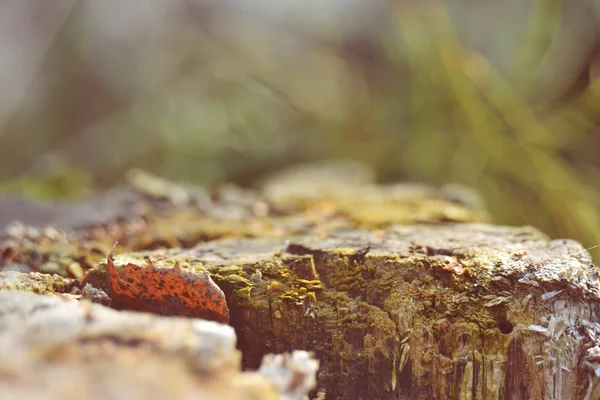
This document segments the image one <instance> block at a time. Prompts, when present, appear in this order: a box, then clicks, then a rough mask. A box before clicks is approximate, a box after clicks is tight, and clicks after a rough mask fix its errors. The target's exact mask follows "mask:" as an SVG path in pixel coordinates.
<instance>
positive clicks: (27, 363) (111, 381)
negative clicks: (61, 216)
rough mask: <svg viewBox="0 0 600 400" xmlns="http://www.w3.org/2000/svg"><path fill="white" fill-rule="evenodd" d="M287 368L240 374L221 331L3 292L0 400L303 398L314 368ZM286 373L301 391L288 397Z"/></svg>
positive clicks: (269, 364)
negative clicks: (293, 377)
mask: <svg viewBox="0 0 600 400" xmlns="http://www.w3.org/2000/svg"><path fill="white" fill-rule="evenodd" d="M24 280H26V278H24ZM285 360H286V362H283V361H282V360H278V359H273V358H269V359H266V360H265V362H264V363H263V366H262V367H261V368H262V370H263V371H264V372H263V373H262V374H258V373H242V372H240V354H239V352H238V351H237V350H236V349H235V334H234V331H233V329H231V328H230V327H228V326H226V325H221V324H217V323H214V322H209V321H203V320H198V319H183V318H166V317H158V316H155V315H152V314H142V313H131V312H116V311H114V310H111V309H109V308H106V307H103V306H100V305H96V304H91V303H86V302H77V301H74V300H65V299H60V298H58V297H50V296H41V295H34V294H31V293H26V292H21V291H3V292H0V394H1V395H0V397H1V398H2V399H6V400H10V399H106V398H128V399H166V398H177V399H192V398H195V399H199V398H201V399H215V400H217V399H227V398H232V399H233V398H235V399H244V400H262V399H273V400H275V399H281V398H284V397H285V396H287V398H288V399H290V400H292V399H297V400H300V399H302V398H303V396H304V394H305V393H306V392H307V391H308V390H310V388H311V387H312V386H311V382H312V381H313V379H314V373H315V371H316V368H317V365H318V364H315V363H316V362H315V361H313V360H311V359H310V357H307V356H306V355H303V354H301V353H298V354H293V355H292V357H289V356H286V358H285ZM292 373H294V374H296V375H295V378H296V381H297V383H298V385H296V386H295V387H294V388H293V389H289V388H288V387H287V386H286V383H289V380H290V379H289V375H291V374H292Z"/></svg>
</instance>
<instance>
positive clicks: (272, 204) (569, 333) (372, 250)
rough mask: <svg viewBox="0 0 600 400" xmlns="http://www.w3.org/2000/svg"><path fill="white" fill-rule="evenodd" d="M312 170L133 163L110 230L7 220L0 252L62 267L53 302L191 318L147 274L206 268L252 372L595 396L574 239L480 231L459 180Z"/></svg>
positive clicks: (586, 284)
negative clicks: (202, 178) (297, 358)
mask: <svg viewBox="0 0 600 400" xmlns="http://www.w3.org/2000/svg"><path fill="white" fill-rule="evenodd" d="M318 171H320V172H311V171H310V170H309V172H308V173H303V172H297V171H296V172H293V173H290V172H287V173H285V174H283V175H281V176H280V177H278V178H274V179H271V180H267V181H266V182H265V183H264V185H263V188H262V190H260V191H248V190H242V189H238V188H233V187H228V188H225V189H222V190H221V191H218V192H216V193H214V194H212V195H211V196H208V195H206V193H205V192H203V191H202V190H198V189H194V188H189V187H184V188H182V187H180V186H176V187H177V188H179V189H178V191H177V190H175V189H173V186H171V185H169V184H168V183H165V182H163V181H160V180H157V179H156V178H152V177H147V176H145V175H136V179H137V180H136V181H135V182H134V185H133V186H134V187H135V190H133V192H134V193H135V195H133V198H136V199H137V200H135V201H134V202H133V206H131V204H132V202H131V201H130V200H128V201H129V203H128V204H129V205H130V206H128V207H122V208H121V209H119V208H116V209H113V210H112V212H109V213H106V215H109V216H110V218H108V220H106V221H104V222H103V223H102V224H99V223H98V222H97V221H95V222H94V224H93V225H89V224H83V225H76V226H73V225H68V226H64V225H61V230H57V229H50V230H47V229H46V230H44V229H34V228H31V227H25V226H14V225H13V226H12V227H10V229H8V230H7V233H6V235H5V237H4V239H3V242H2V243H3V244H2V245H3V248H4V250H3V252H2V254H3V256H2V257H3V258H2V262H1V263H0V264H3V265H5V267H4V268H5V269H12V270H18V271H25V272H30V273H33V274H35V273H39V272H40V271H41V272H46V273H47V272H54V273H56V274H58V275H59V276H62V277H65V278H61V279H67V278H68V279H70V281H69V282H63V281H62V280H61V281H60V282H59V283H60V284H58V283H51V285H50V286H51V287H52V288H54V289H52V290H50V291H54V292H56V293H61V292H62V295H63V296H64V295H65V292H68V291H69V292H70V293H71V295H72V296H80V295H81V293H83V291H84V290H85V291H86V293H87V295H86V296H87V297H88V298H90V299H92V300H94V299H95V300H96V301H98V302H100V303H102V302H104V303H105V304H106V303H108V302H110V306H111V307H113V308H115V309H119V310H126V309H133V310H137V311H145V312H154V313H160V314H167V315H188V316H189V315H190V311H189V310H187V311H186V313H185V314H182V313H181V308H180V307H176V306H174V304H179V303H177V301H179V300H181V299H180V298H179V297H178V296H186V295H189V292H185V293H187V294H184V295H180V294H174V293H175V292H169V291H168V288H167V289H164V290H165V291H158V290H157V289H156V287H155V286H152V285H155V284H154V283H152V284H151V283H150V282H156V279H153V277H155V276H156V274H159V275H160V276H165V275H166V274H169V273H170V272H169V271H176V270H183V271H186V273H187V274H189V275H188V276H189V277H191V278H190V279H192V280H193V276H194V275H197V276H198V277H199V279H200V277H202V276H205V274H208V275H209V276H210V278H211V280H212V281H214V283H216V285H217V286H218V287H219V288H220V289H221V290H222V291H223V293H224V295H225V298H226V302H227V306H228V310H229V324H230V325H231V326H232V327H233V328H234V329H235V332H236V335H237V346H238V348H239V349H240V351H241V354H242V358H243V360H242V362H243V365H244V367H245V368H248V369H256V368H258V367H259V364H260V362H261V360H262V359H263V356H264V355H265V354H268V353H285V352H290V351H293V350H298V349H300V350H308V351H311V352H313V353H314V354H315V357H316V358H317V359H318V360H319V361H320V369H319V372H318V374H317V383H316V388H315V390H314V391H313V392H312V396H317V393H319V394H318V395H319V396H320V398H323V396H324V398H326V399H557V400H558V399H599V398H600V388H599V387H600V385H599V382H600V379H599V378H598V376H599V375H600V344H599V342H598V338H600V324H599V323H598V322H599V321H598V311H599V304H600V303H599V301H600V285H599V281H598V268H597V267H596V266H594V265H593V264H592V261H591V258H590V256H589V254H588V253H587V252H586V251H585V249H583V248H582V247H581V246H580V245H579V244H578V243H576V242H573V241H569V240H549V239H548V238H547V237H546V236H545V235H543V234H542V233H540V232H538V231H537V230H535V229H533V228H530V227H520V228H518V227H503V226H495V225H490V224H488V223H486V222H487V221H488V219H489V217H488V216H487V214H486V213H485V212H484V211H482V209H481V207H480V206H479V204H478V202H477V199H476V197H474V196H473V195H472V193H470V192H469V191H467V190H465V189H461V188H457V187H445V188H435V187H431V186H425V185H403V184H398V185H389V186H382V185H376V184H374V183H372V182H370V181H369V178H368V174H361V173H360V170H359V171H358V172H357V171H356V170H354V171H353V172H352V173H349V172H348V169H347V168H346V169H342V170H337V169H335V168H330V169H328V173H325V174H323V172H322V169H319V170H318ZM140 176H141V177H142V178H143V179H141V178H140ZM122 190H126V191H127V190H128V191H132V189H122ZM165 192H166V193H165ZM172 192H173V193H177V195H176V196H174V195H173V194H172ZM135 196H137V197H135ZM127 198H128V199H131V198H132V196H128V197H127ZM113 199H114V197H113ZM95 201H98V200H97V199H96V200H95ZM113 205H114V201H113ZM119 210H120V211H119ZM30 224H31V222H30ZM115 240H119V246H118V247H117V248H116V252H115V257H114V264H113V265H114V267H115V270H116V272H117V275H114V274H112V275H111V274H109V273H108V271H107V256H108V253H109V251H110V248H111V247H112V244H113V242H114V241H115ZM74 264H75V265H76V266H74ZM176 265H177V267H176V268H177V269H174V268H175V266H176ZM131 266H135V271H136V274H139V275H135V276H132V275H131V271H133V270H134V269H132V268H133V267H131ZM73 271H74V272H73ZM23 273H24V272H12V274H13V277H14V276H17V275H15V274H23ZM144 273H146V274H147V275H144ZM0 274H7V272H4V273H0ZM18 276H20V275H18ZM34 276H37V275H34ZM115 276H116V278H115ZM137 276H147V277H149V278H148V279H147V280H146V281H147V282H148V286H147V288H144V287H143V285H144V281H145V280H144V279H139V280H137V281H135V279H133V278H136V277H137ZM36 279H37V280H35V279H34V281H35V282H39V276H38V278H36ZM56 279H58V278H56ZM115 279H117V280H118V281H119V282H121V284H123V285H127V284H133V283H136V285H138V286H136V288H137V289H138V290H137V291H136V293H137V295H136V296H134V297H131V296H127V294H126V293H125V294H124V293H123V292H122V291H116V290H115V286H114V283H115ZM13 280H14V278H13ZM134 281H135V282H134ZM52 282H55V280H53V281H52ZM1 285H2V281H1V280H0V288H2V286H1ZM9 286H10V285H8V284H5V285H4V287H5V289H6V288H8V287H9ZM184 286H185V285H184ZM11 287H12V288H13V289H14V288H15V284H14V283H13V284H12V286H11ZM20 288H21V289H23V287H22V286H21V287H20ZM78 290H79V292H78ZM161 290H162V289H161ZM34 291H35V290H34ZM37 291H40V290H39V289H38V290H37ZM80 292H81V293H80ZM159 292H160V293H161V294H160V296H158V295H157V293H159ZM73 293H74V294H73ZM169 293H171V294H169ZM178 293H179V292H178ZM86 296H84V297H86ZM175 297H177V299H174V298H175ZM157 298H158V299H159V300H157ZM107 299H108V300H107ZM175 300H177V301H175ZM156 301H163V302H164V304H161V305H160V306H159V307H157V303H156ZM97 307H101V306H100V305H98V306H97ZM198 307H199V308H202V305H201V304H198ZM121 312H123V311H121Z"/></svg>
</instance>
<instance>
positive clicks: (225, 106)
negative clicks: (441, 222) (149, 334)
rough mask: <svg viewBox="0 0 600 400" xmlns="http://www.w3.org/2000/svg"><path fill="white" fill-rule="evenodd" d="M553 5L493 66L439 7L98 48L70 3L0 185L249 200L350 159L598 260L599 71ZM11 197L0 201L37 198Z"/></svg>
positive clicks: (175, 25) (188, 22) (544, 0)
mask: <svg viewBox="0 0 600 400" xmlns="http://www.w3.org/2000/svg"><path fill="white" fill-rule="evenodd" d="M459 3H460V2H459ZM462 7H468V4H466V5H465V4H462ZM565 7H566V5H565V4H563V3H562V2H560V1H557V0H534V1H533V2H532V7H531V10H529V12H528V14H527V18H528V21H527V22H526V23H525V24H524V26H523V29H517V28H516V27H513V26H507V27H506V31H505V32H502V31H499V32H498V38H497V40H498V41H499V43H500V44H502V43H503V42H502V40H503V38H505V37H506V38H509V37H516V43H517V46H516V48H514V49H512V48H510V47H506V46H504V44H502V45H498V46H497V47H498V48H499V49H504V50H502V51H503V52H504V53H507V52H508V53H509V56H508V58H507V60H508V62H507V63H505V65H502V63H501V62H500V63H498V62H491V61H490V59H489V57H488V55H489V53H486V55H484V54H483V53H482V52H481V51H479V50H476V49H475V48H473V47H472V46H469V45H467V44H466V43H465V40H464V39H463V37H464V36H465V33H464V32H460V29H459V28H460V27H461V26H463V28H464V24H462V25H461V24H459V23H457V21H460V19H461V14H460V7H458V8H456V7H454V8H453V7H449V6H448V5H447V4H446V3H443V2H440V1H426V2H408V1H396V2H393V3H390V5H389V9H387V14H386V21H385V24H382V26H385V27H384V28H382V29H381V32H378V34H377V35H372V34H371V36H370V37H368V38H367V39H365V38H360V39H356V34H353V35H354V36H353V37H351V38H348V37H346V36H344V35H343V34H339V35H335V34H334V35H329V36H325V37H323V35H321V36H319V35H316V36H315V37H310V35H308V36H307V35H299V34H298V32H295V31H293V30H288V29H286V26H285V23H284V24H282V25H283V26H279V27H275V28H274V27H270V26H265V25H264V24H263V23H260V22H256V23H244V24H240V25H239V26H238V25H235V26H233V25H232V26H224V27H222V28H223V29H219V26H216V27H215V26H209V27H208V28H207V27H206V26H204V25H203V24H200V23H196V22H194V20H193V18H190V17H189V16H188V15H185V14H186V13H185V12H175V13H174V14H175V15H176V16H175V17H173V18H172V19H171V20H169V19H167V21H166V22H165V23H164V24H163V25H161V26H160V27H158V28H156V27H153V29H154V28H156V29H158V31H159V33H157V34H155V35H154V36H151V38H150V39H148V38H146V39H144V40H142V39H140V38H139V37H137V36H135V35H133V37H134V39H131V38H129V39H128V40H123V41H122V42H121V41H119V40H117V39H115V40H114V42H110V40H108V39H106V38H104V39H99V37H100V38H102V35H96V36H94V35H93V34H90V32H89V31H88V26H87V24H86V18H88V17H89V16H88V17H86V15H88V14H89V13H91V11H90V10H86V8H85V6H80V8H79V9H77V10H76V12H74V13H73V15H72V16H71V17H70V18H69V21H68V23H67V25H66V26H65V27H64V28H63V29H62V31H61V32H60V35H59V36H58V38H57V40H56V43H55V44H54V46H53V48H52V49H51V51H50V52H49V54H48V56H47V59H46V61H45V63H44V65H43V68H42V72H40V75H39V76H38V78H37V79H36V81H35V82H34V85H37V87H40V88H42V89H40V93H38V94H36V95H35V96H31V98H30V99H29V101H28V102H27V105H26V106H24V107H23V109H22V110H21V111H20V112H19V113H18V115H16V116H15V117H14V118H13V119H12V120H11V122H10V124H9V125H8V126H7V127H6V128H5V131H6V132H4V134H3V135H4V137H3V138H2V140H3V142H4V146H2V148H0V156H1V157H3V159H4V160H5V164H4V165H5V168H4V170H3V171H0V172H1V173H2V174H3V176H4V178H5V179H8V178H10V177H14V176H15V174H17V175H19V174H23V175H25V176H29V175H32V174H33V175H35V176H38V177H40V176H41V177H44V176H45V175H46V176H47V175H48V174H50V176H51V177H52V176H62V175H61V174H62V173H61V172H59V173H56V172H52V168H48V167H47V166H48V165H53V163H52V162H51V161H48V160H55V159H60V160H62V161H63V162H66V163H69V164H70V165H73V169H74V171H82V170H83V171H86V173H87V174H88V176H89V178H90V180H89V181H88V180H86V179H87V178H82V177H81V176H80V175H79V172H75V173H74V176H77V178H76V179H74V180H68V181H69V182H75V184H74V185H73V188H74V190H69V189H65V188H64V186H62V189H56V188H53V187H54V186H53V185H54V183H55V181H53V180H52V179H53V178H46V179H45V182H50V185H46V186H44V187H45V188H46V190H45V191H44V190H42V192H43V195H44V196H47V195H64V194H77V193H79V192H80V189H81V188H82V187H83V188H85V187H88V186H89V185H95V186H98V187H102V186H108V185H111V184H113V183H115V182H118V181H119V180H120V179H122V176H123V174H124V172H125V171H127V170H128V169H130V168H132V167H143V168H147V169H149V170H151V171H153V172H156V173H158V174H161V175H163V176H166V177H169V178H173V179H180V180H187V181H191V182H196V183H201V184H205V185H209V186H214V185H218V184H220V183H222V182H225V181H235V182H238V183H241V184H244V185H248V184H251V183H252V182H254V181H255V179H257V178H258V177H259V176H261V175H262V174H263V173H266V172H268V171H270V170H274V169H278V168H281V167H284V166H286V165H290V164H294V163H298V162H305V161H312V160H322V159H348V158H350V159H355V160H358V161H362V162H364V163H367V164H370V165H372V166H374V168H375V169H376V171H377V172H378V175H379V177H380V178H381V179H382V180H396V179H406V180H419V181H431V182H439V183H449V182H458V183H463V184H467V185H469V186H472V187H474V188H476V189H477V190H478V191H479V192H480V193H481V194H482V196H483V198H484V200H485V201H486V203H487V205H488V208H489V210H490V211H491V214H492V215H494V216H496V217H497V221H496V222H498V223H503V224H513V225H523V224H530V225H533V226H536V227H538V228H540V229H541V230H543V231H545V232H547V233H548V234H549V235H551V236H552V237H568V238H574V239H578V240H580V241H581V242H582V243H583V244H584V245H585V246H588V247H592V246H595V245H599V244H600V213H599V210H600V201H599V190H600V170H599V168H600V161H599V159H600V158H598V157H597V153H598V150H600V135H599V133H600V132H599V127H598V121H600V74H598V73H597V70H598V69H600V67H599V64H600V59H598V58H596V59H594V58H593V56H594V55H593V54H591V53H592V51H594V47H593V46H589V45H588V44H589V43H588V44H586V43H584V42H583V41H582V42H573V43H566V44H565V43H562V42H561V40H564V37H565V36H564V35H563V34H564V32H567V33H568V29H571V28H573V29H575V28H577V27H575V28H574V27H573V24H571V25H568V24H566V22H565V21H567V18H566V15H567V12H566V11H565V10H566V8H565ZM457 9H458V10H459V12H458V13H457V11H456V10H457ZM582 12H583V13H584V14H585V12H586V11H585V10H583V11H582ZM86 13H87V14H86ZM457 15H458V16H457ZM481 18H484V19H485V18H487V19H488V20H489V21H491V20H492V19H493V18H495V15H492V14H489V13H488V14H482V15H481ZM598 19H600V18H598ZM489 21H487V20H484V21H483V22H481V21H478V23H479V24H480V25H482V26H483V27H485V24H486V23H487V22H489ZM596 23H597V24H599V25H600V22H596ZM596 29H599V28H596ZM463 30H464V29H463ZM154 33H156V32H154ZM477 34H478V33H477V29H474V33H472V32H471V36H473V35H474V36H477ZM503 35H504V36H503ZM511 35H512V36H511ZM561 35H562V36H561ZM590 35H591V39H590V40H591V41H592V42H593V41H594V40H598V38H594V33H593V32H592V33H590V34H589V35H588V36H590ZM467 36H468V35H467ZM568 37H569V36H568V35H567V38H568ZM574 37H578V36H576V35H575V36H574ZM581 37H587V36H585V35H584V36H581ZM487 39H488V41H491V42H493V41H494V40H496V38H494V37H491V38H487ZM101 40H104V41H101ZM107 40H108V44H107V42H106V41H107ZM506 40H508V39H506ZM573 40H575V39H573ZM577 40H579V39H577ZM100 45H103V46H104V47H102V46H100ZM502 46H504V47H502ZM99 47H101V49H100V50H102V51H100V50H99ZM506 48H510V49H512V50H511V51H507V50H506ZM498 51H500V50H498ZM561 51H562V52H563V54H561ZM577 51H581V52H587V53H589V54H587V55H586V56H582V57H583V58H585V57H588V56H589V57H588V59H589V60H588V61H589V62H587V64H585V66H584V65H579V64H577V63H575V61H574V64H573V65H570V64H568V63H567V64H565V65H567V66H569V65H570V67H569V68H570V69H569V68H566V69H560V68H558V69H556V68H555V69H553V68H552V67H553V65H555V64H556V63H557V61H556V60H564V59H565V57H566V58H567V59H568V58H569V57H572V58H573V60H575V59H577V57H579V56H578V55H577V54H579V53H577ZM491 53H492V54H494V53H493V50H492V51H491ZM582 57H579V58H582ZM575 64H577V65H575ZM580 64H581V63H580ZM571 67H572V68H571ZM582 77H583V78H585V79H583V78H582ZM581 82H583V84H580V83H581ZM21 179H27V178H21ZM65 181H66V180H60V182H65ZM23 182H24V181H23V180H18V181H14V180H12V181H11V182H10V183H7V184H4V185H3V186H4V188H5V190H10V191H11V192H15V191H19V190H20V188H25V189H24V191H25V192H27V193H28V194H40V193H39V192H40V190H38V189H31V187H32V185H24V184H23ZM57 185H58V186H56V187H58V188H60V187H61V185H60V184H57ZM33 186H34V187H35V185H33ZM592 252H593V253H594V255H595V256H596V260H597V259H598V256H600V251H599V249H592Z"/></svg>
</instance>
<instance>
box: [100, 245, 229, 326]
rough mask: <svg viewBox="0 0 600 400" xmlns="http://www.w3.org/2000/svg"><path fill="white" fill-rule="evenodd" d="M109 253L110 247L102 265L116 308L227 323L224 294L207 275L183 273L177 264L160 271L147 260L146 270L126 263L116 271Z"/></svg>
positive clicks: (112, 251)
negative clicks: (105, 268)
mask: <svg viewBox="0 0 600 400" xmlns="http://www.w3.org/2000/svg"><path fill="white" fill-rule="evenodd" d="M113 253H114V247H113V249H112V250H111V252H110V254H109V255H108V258H107V262H106V265H107V269H108V279H109V281H110V288H111V291H112V293H110V295H111V298H112V303H111V304H112V305H114V306H115V307H116V308H124V309H131V310H138V311H147V312H152V313H155V314H161V315H179V316H186V317H193V318H202V319H208V320H213V321H218V322H221V323H227V322H229V309H228V308H227V302H226V300H225V294H224V293H223V291H222V290H221V288H219V287H218V286H217V285H216V284H215V283H214V282H213V280H212V279H211V278H210V275H209V274H208V272H204V273H195V272H192V271H187V270H185V269H182V268H181V267H180V266H179V263H176V264H175V266H174V267H173V268H162V267H158V266H157V265H155V264H154V263H153V262H152V261H151V260H150V259H149V258H148V265H147V266H146V267H140V266H138V265H136V264H132V263H128V264H127V265H125V266H123V267H120V268H119V271H117V269H116V268H115V265H114V257H113Z"/></svg>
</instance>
